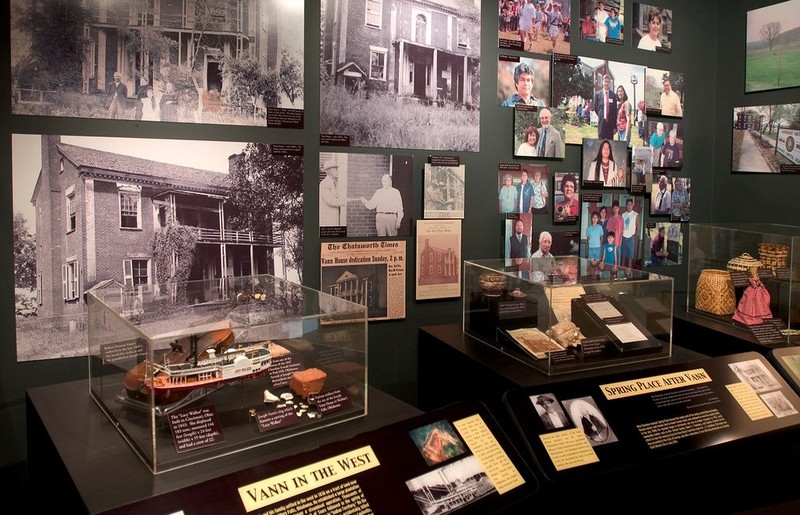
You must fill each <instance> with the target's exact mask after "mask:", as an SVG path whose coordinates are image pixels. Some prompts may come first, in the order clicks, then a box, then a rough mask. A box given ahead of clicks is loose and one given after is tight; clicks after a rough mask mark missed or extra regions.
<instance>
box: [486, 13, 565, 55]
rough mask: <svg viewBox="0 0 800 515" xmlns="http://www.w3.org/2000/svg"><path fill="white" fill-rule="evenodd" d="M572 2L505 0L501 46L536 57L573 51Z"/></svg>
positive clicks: (501, 21)
mask: <svg viewBox="0 0 800 515" xmlns="http://www.w3.org/2000/svg"><path fill="white" fill-rule="evenodd" d="M571 13H572V3H571V1H570V0H559V1H555V2H554V1H553V0H548V1H546V2H544V1H539V0H501V1H500V2H499V3H498V7H497V18H498V46H499V47H500V48H511V49H514V50H522V51H524V52H531V53H534V54H552V53H559V54H568V53H569V51H570V25H571V23H570V17H571Z"/></svg>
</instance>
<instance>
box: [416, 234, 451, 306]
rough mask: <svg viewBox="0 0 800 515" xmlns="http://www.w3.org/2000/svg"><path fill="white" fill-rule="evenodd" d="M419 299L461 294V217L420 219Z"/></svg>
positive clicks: (418, 254)
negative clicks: (456, 218)
mask: <svg viewBox="0 0 800 515" xmlns="http://www.w3.org/2000/svg"><path fill="white" fill-rule="evenodd" d="M416 249H417V270H416V271H417V273H416V282H417V284H416V292H417V294H416V299H417V300H428V299H445V298H452V297H460V296H461V220H417V246H416Z"/></svg>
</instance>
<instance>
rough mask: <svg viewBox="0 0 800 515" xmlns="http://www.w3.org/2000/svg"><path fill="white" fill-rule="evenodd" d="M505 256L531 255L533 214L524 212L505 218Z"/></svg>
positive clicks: (507, 257) (509, 257)
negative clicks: (514, 216)
mask: <svg viewBox="0 0 800 515" xmlns="http://www.w3.org/2000/svg"><path fill="white" fill-rule="evenodd" d="M503 224H504V226H505V232H504V234H505V236H504V238H503V257H504V258H505V259H514V258H529V257H531V230H532V227H533V215H531V214H530V213H522V214H521V215H519V217H517V218H508V219H506V220H503Z"/></svg>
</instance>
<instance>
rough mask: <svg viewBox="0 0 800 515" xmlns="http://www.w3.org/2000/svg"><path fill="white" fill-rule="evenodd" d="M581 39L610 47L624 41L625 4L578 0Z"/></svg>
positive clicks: (599, 0)
mask: <svg viewBox="0 0 800 515" xmlns="http://www.w3.org/2000/svg"><path fill="white" fill-rule="evenodd" d="M579 19H580V23H581V27H580V28H581V39H584V40H586V41H597V42H600V43H608V44H611V45H622V44H623V43H624V41H625V32H629V30H630V29H627V30H626V29H625V2H622V1H621V0H580V15H579Z"/></svg>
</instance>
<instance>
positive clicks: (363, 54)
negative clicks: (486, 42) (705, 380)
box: [320, 0, 481, 152]
mask: <svg viewBox="0 0 800 515" xmlns="http://www.w3.org/2000/svg"><path fill="white" fill-rule="evenodd" d="M480 21H481V18H480V0H431V1H428V2H424V3H419V2H416V1H413V0H383V1H376V0H367V1H361V2H346V1H344V0H323V1H322V2H321V32H322V34H321V38H322V54H321V57H320V59H321V62H320V133H321V134H323V135H331V136H336V137H342V138H345V139H347V140H349V145H350V146H354V147H379V148H409V149H431V150H453V151H462V152H477V151H478V150H480V148H479V146H480V134H479V125H480V44H481V41H480Z"/></svg>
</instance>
